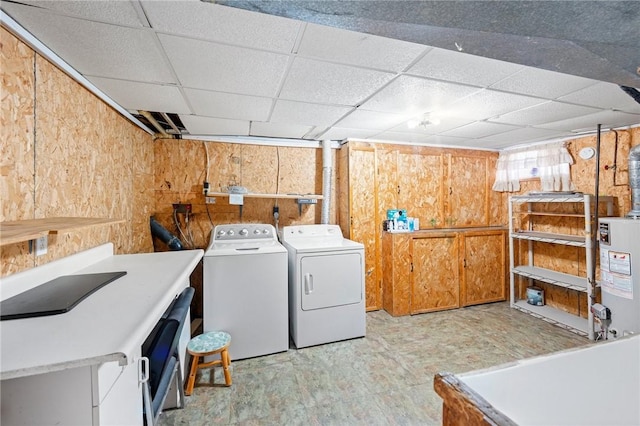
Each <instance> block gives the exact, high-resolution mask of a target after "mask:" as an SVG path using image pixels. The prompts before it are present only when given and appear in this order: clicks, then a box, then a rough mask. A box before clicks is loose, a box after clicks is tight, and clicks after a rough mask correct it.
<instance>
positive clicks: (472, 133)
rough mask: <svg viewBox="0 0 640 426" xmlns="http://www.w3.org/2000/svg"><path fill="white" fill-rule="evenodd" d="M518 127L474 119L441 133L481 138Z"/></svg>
mask: <svg viewBox="0 0 640 426" xmlns="http://www.w3.org/2000/svg"><path fill="white" fill-rule="evenodd" d="M516 129H518V127H517V126H511V125H507V124H498V123H489V122H486V121H475V122H473V123H471V124H467V125H465V126H461V127H458V128H456V129H453V130H449V131H446V132H443V133H441V134H442V135H443V136H454V137H459V138H471V139H477V138H483V137H486V136H491V135H496V134H498V133H504V132H508V131H511V130H516Z"/></svg>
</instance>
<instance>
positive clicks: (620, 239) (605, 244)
mask: <svg viewBox="0 0 640 426" xmlns="http://www.w3.org/2000/svg"><path fill="white" fill-rule="evenodd" d="M598 239H599V243H600V279H601V281H600V286H601V290H602V305H604V306H605V307H606V308H608V309H609V311H610V313H611V324H610V325H609V327H608V328H609V338H616V337H622V336H624V335H627V334H632V333H640V219H638V218H628V217H627V218H625V217H615V218H614V217H607V218H600V219H599V221H598Z"/></svg>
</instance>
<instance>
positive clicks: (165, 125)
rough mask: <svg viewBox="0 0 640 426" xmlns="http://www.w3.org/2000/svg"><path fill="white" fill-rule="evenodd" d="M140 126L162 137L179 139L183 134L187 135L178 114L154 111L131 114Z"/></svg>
mask: <svg viewBox="0 0 640 426" xmlns="http://www.w3.org/2000/svg"><path fill="white" fill-rule="evenodd" d="M133 116H134V117H136V118H137V119H138V120H140V122H142V124H144V125H145V126H147V127H148V128H149V129H151V130H155V131H156V132H157V133H158V134H160V135H161V136H162V137H174V138H177V139H179V138H180V137H182V135H183V134H185V133H189V132H187V129H186V128H185V127H184V124H182V120H180V117H179V116H178V114H171V113H166V112H155V111H138V113H137V114H133Z"/></svg>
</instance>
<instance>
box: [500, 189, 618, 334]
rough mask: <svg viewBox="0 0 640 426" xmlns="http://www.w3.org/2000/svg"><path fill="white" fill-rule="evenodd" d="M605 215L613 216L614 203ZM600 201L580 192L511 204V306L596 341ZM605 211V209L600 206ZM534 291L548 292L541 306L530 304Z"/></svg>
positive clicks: (513, 200) (515, 200) (516, 199)
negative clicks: (593, 307)
mask: <svg viewBox="0 0 640 426" xmlns="http://www.w3.org/2000/svg"><path fill="white" fill-rule="evenodd" d="M599 201H600V202H602V203H604V204H605V205H606V211H604V210H603V211H602V213H601V215H607V216H611V215H613V198H612V197H599ZM594 203H595V197H594V196H592V195H588V194H581V193H575V194H574V193H567V194H552V195H547V194H542V195H527V196H512V197H511V198H510V202H509V218H510V220H509V236H510V238H509V258H510V272H511V273H510V299H511V306H512V307H514V308H516V309H519V310H521V311H523V312H526V313H528V314H531V315H534V316H537V317H540V318H543V319H545V320H546V321H548V322H551V323H554V324H556V325H559V326H562V327H565V328H567V329H569V330H571V331H573V332H576V333H578V334H581V335H585V336H588V337H589V338H590V339H593V338H594V330H593V314H592V313H591V304H592V303H593V298H592V296H594V294H593V292H594V289H595V278H594V276H593V262H595V259H596V257H595V253H594V247H595V238H594V235H595V223H594V211H595V206H594V205H593V204H594ZM601 208H602V207H601ZM531 286H537V287H542V289H543V290H544V289H545V288H547V289H548V290H549V292H550V293H551V294H553V297H547V300H546V301H545V303H544V304H543V305H541V306H538V305H534V304H529V303H527V298H526V292H527V288H528V287H531Z"/></svg>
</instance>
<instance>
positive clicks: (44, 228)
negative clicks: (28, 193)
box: [0, 217, 124, 245]
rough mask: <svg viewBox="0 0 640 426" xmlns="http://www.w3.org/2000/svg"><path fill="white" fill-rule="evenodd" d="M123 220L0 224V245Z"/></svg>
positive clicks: (68, 219)
mask: <svg viewBox="0 0 640 426" xmlns="http://www.w3.org/2000/svg"><path fill="white" fill-rule="evenodd" d="M122 222H124V219H108V218H88V217H50V218H46V219H27V220H16V221H11V222H0V245H5V244H13V243H19V242H22V241H29V240H35V239H38V238H40V237H44V236H45V235H49V234H59V233H64V232H70V231H74V230H77V229H81V228H87V227H91V226H97V225H110V224H113V223H122Z"/></svg>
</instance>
